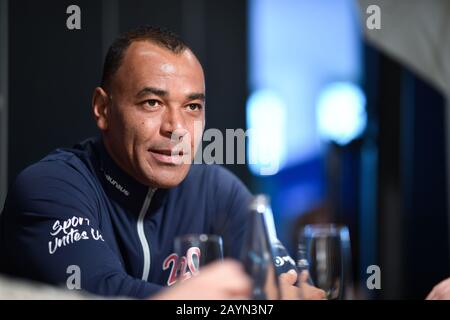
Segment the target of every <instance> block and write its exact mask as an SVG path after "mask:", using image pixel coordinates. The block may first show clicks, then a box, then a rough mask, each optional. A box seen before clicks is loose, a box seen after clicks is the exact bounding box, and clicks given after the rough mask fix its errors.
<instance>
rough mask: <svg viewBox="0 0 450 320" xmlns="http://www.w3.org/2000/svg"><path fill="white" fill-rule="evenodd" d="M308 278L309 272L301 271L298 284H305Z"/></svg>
mask: <svg viewBox="0 0 450 320" xmlns="http://www.w3.org/2000/svg"><path fill="white" fill-rule="evenodd" d="M308 277H309V272H308V271H306V270H303V271H302V272H301V273H300V282H306V281H308Z"/></svg>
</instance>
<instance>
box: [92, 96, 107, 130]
mask: <svg viewBox="0 0 450 320" xmlns="http://www.w3.org/2000/svg"><path fill="white" fill-rule="evenodd" d="M109 108H110V101H109V97H108V94H107V93H106V92H105V90H103V88H101V87H97V88H95V90H94V94H93V95H92V111H93V113H94V118H95V122H96V123H97V127H99V129H100V130H102V131H105V130H107V129H108V115H109Z"/></svg>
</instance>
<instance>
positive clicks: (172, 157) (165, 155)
mask: <svg viewBox="0 0 450 320" xmlns="http://www.w3.org/2000/svg"><path fill="white" fill-rule="evenodd" d="M149 152H150V154H151V155H152V156H153V158H154V159H156V160H157V161H158V162H161V163H164V164H172V165H179V164H181V163H182V162H183V156H184V152H183V150H176V149H150V150H149Z"/></svg>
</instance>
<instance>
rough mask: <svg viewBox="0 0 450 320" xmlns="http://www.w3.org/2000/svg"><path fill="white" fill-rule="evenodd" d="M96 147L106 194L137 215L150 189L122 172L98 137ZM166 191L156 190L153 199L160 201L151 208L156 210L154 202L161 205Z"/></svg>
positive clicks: (95, 142) (99, 172)
mask: <svg viewBox="0 0 450 320" xmlns="http://www.w3.org/2000/svg"><path fill="white" fill-rule="evenodd" d="M94 146H95V149H96V151H97V154H98V158H99V161H98V170H97V171H98V175H99V177H98V178H99V180H100V181H101V183H102V185H103V187H104V189H105V191H106V193H107V194H108V196H109V197H110V198H112V199H113V200H115V201H116V202H118V203H120V204H121V205H122V206H125V207H126V208H128V209H129V210H131V211H132V212H135V213H136V215H138V214H139V211H140V209H141V207H142V204H143V203H144V200H145V197H146V196H147V193H148V191H149V189H150V187H149V186H146V185H143V184H141V183H140V182H138V181H137V180H135V179H134V178H133V177H131V176H130V175H128V174H127V173H126V172H125V171H124V170H122V169H121V168H120V167H119V166H118V165H117V164H116V162H115V161H114V160H113V159H112V158H111V156H110V155H109V152H108V150H107V149H106V147H105V145H104V143H103V140H102V139H101V138H100V137H98V138H97V139H95V141H94ZM164 193H165V191H164V190H162V189H158V190H156V192H155V194H154V196H153V198H154V199H155V200H157V199H156V198H158V200H159V201H152V204H151V206H150V208H154V207H155V204H154V203H153V202H158V203H160V202H161V200H162V195H163V194H164Z"/></svg>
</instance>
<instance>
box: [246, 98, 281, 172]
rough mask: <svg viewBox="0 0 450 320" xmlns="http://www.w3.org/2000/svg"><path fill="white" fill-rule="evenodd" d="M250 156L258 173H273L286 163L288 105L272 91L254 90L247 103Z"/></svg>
mask: <svg viewBox="0 0 450 320" xmlns="http://www.w3.org/2000/svg"><path fill="white" fill-rule="evenodd" d="M247 128H248V130H249V131H248V132H249V133H250V134H249V140H248V148H247V159H248V163H249V167H250V171H251V172H252V173H254V174H256V175H265V176H267V175H274V174H276V173H278V171H279V170H280V167H282V166H283V164H284V162H285V155H286V143H285V141H286V137H285V130H286V105H285V104H284V102H283V100H282V99H281V97H280V96H279V95H277V94H276V93H275V92H273V91H269V90H259V91H256V92H254V93H253V94H252V95H251V96H250V98H249V99H248V102H247Z"/></svg>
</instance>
